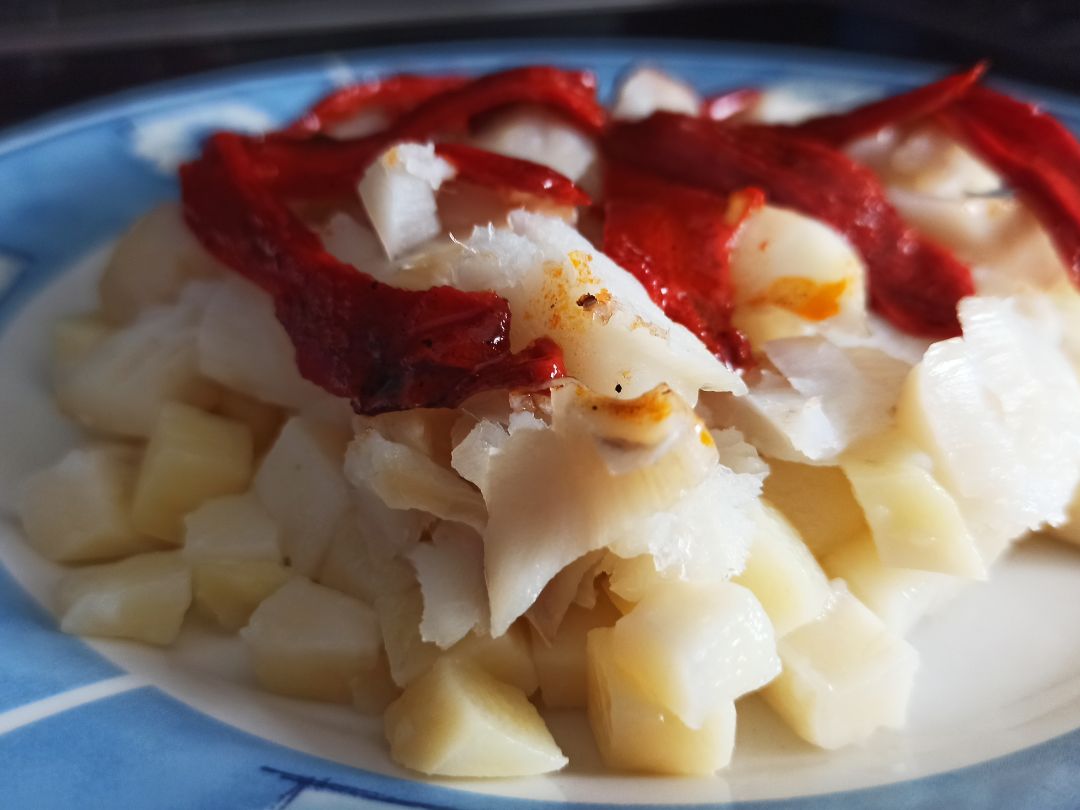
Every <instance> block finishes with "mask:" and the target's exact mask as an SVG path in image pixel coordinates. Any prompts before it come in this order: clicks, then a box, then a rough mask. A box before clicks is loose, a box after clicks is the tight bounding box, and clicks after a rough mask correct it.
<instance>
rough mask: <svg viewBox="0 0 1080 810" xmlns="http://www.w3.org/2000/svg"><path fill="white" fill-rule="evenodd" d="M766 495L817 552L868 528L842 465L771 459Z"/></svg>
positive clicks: (823, 550)
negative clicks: (798, 462) (821, 465)
mask: <svg viewBox="0 0 1080 810" xmlns="http://www.w3.org/2000/svg"><path fill="white" fill-rule="evenodd" d="M764 495H765V498H766V499H767V500H768V501H769V502H770V503H771V504H772V505H773V506H775V507H776V508H777V509H779V510H780V511H781V512H783V513H784V517H786V518H787V519H788V520H790V521H791V523H792V524H793V525H794V526H795V528H796V529H797V530H798V532H799V534H800V535H801V536H802V539H803V541H804V542H805V543H806V545H807V546H809V547H810V550H811V551H812V552H814V554H815V555H821V554H823V553H825V552H826V551H828V550H829V549H830V548H832V547H834V546H837V545H839V544H840V543H843V542H844V541H845V540H848V539H850V538H852V537H855V536H857V535H859V534H862V533H863V532H865V531H866V518H865V517H864V516H863V511H862V507H861V506H859V502H858V501H857V500H855V493H854V492H852V490H851V482H850V481H848V479H847V476H845V475H844V471H843V470H841V469H840V468H839V467H816V466H813V465H810V464H797V463H795V462H791V461H780V460H779V459H769V475H768V477H767V478H766V479H765V487H764Z"/></svg>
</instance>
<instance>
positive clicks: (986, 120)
mask: <svg viewBox="0 0 1080 810" xmlns="http://www.w3.org/2000/svg"><path fill="white" fill-rule="evenodd" d="M937 120H938V121H939V122H940V123H941V124H942V125H943V126H944V127H945V128H946V130H947V131H949V132H950V133H951V134H952V135H954V136H955V137H956V138H957V139H959V140H960V141H961V142H963V143H965V144H967V145H968V146H969V147H970V148H971V149H972V150H973V151H974V152H975V153H976V154H977V155H978V156H979V157H981V158H982V159H983V160H985V161H986V162H987V163H989V164H990V165H991V166H992V167H993V168H994V169H995V170H997V171H998V172H1000V173H1001V174H1002V175H1003V176H1004V177H1005V179H1006V180H1007V181H1008V183H1009V185H1010V186H1012V188H1013V189H1014V190H1015V191H1016V193H1017V195H1018V196H1019V197H1020V199H1021V200H1022V201H1023V202H1024V204H1025V205H1027V206H1028V207H1029V208H1030V209H1031V211H1032V213H1034V214H1035V216H1036V217H1037V218H1038V219H1039V222H1041V223H1042V225H1043V227H1044V228H1045V229H1046V231H1047V233H1049V234H1050V238H1051V239H1052V240H1053V242H1054V246H1055V247H1056V248H1057V251H1058V254H1059V255H1060V256H1061V259H1062V261H1063V262H1064V263H1065V267H1066V269H1067V270H1068V272H1069V276H1070V278H1071V279H1072V281H1073V283H1074V284H1075V285H1077V286H1080V143H1077V141H1076V138H1074V137H1073V135H1072V133H1070V132H1069V131H1068V130H1067V129H1066V128H1065V127H1064V126H1063V125H1062V124H1061V123H1059V122H1058V121H1056V120H1054V119H1053V118H1052V117H1050V116H1049V115H1047V114H1046V113H1044V112H1042V111H1041V110H1039V108H1038V107H1036V106H1034V105H1032V104H1026V103H1024V102H1022V101H1017V100H1016V99H1013V98H1009V97H1008V96H1006V95H1004V94H1002V93H998V92H996V91H994V90H990V89H987V88H976V89H975V90H973V91H972V92H971V93H969V94H968V95H967V96H965V97H964V98H963V99H961V100H960V101H959V102H957V103H956V104H954V105H952V106H951V107H949V108H948V109H946V110H943V111H942V112H941V113H939V114H938V116H937Z"/></svg>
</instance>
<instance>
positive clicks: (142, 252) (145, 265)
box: [98, 202, 221, 322]
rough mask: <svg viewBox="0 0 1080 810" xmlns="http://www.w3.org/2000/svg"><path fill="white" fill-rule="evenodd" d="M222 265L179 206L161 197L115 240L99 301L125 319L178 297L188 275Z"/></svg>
mask: <svg viewBox="0 0 1080 810" xmlns="http://www.w3.org/2000/svg"><path fill="white" fill-rule="evenodd" d="M220 267H221V265H219V264H218V263H217V262H216V261H215V260H214V258H213V257H212V256H210V254H209V253H207V252H206V250H205V248H203V246H202V245H200V244H199V242H198V240H197V239H195V237H194V236H193V235H192V233H191V231H190V230H189V229H188V227H187V225H185V224H184V217H183V214H182V212H181V210H180V206H179V205H178V204H177V203H175V202H167V203H162V204H161V205H159V206H158V207H157V208H154V209H152V210H151V211H150V212H149V213H147V214H144V215H143V216H142V218H141V219H139V220H138V221H137V222H136V223H135V224H134V225H132V226H131V229H130V230H129V231H128V232H127V233H126V234H124V235H123V236H122V237H120V241H119V242H117V243H116V247H115V248H114V249H113V254H112V257H111V258H110V259H109V263H108V265H106V267H105V272H104V274H103V275H102V277H101V282H100V284H99V286H98V291H99V293H100V295H101V307H102V309H103V310H104V311H105V314H106V315H108V317H109V318H110V319H112V320H114V321H117V322H124V321H129V320H131V319H132V318H134V317H135V316H136V315H137V314H138V313H139V312H140V311H142V310H143V309H145V308H147V307H149V306H152V305H154V304H164V303H167V302H169V301H171V300H173V299H174V298H176V296H177V294H178V293H179V292H180V288H181V287H183V286H184V285H185V284H186V283H187V282H188V281H190V280H191V279H193V278H199V277H206V276H210V275H212V274H214V273H215V272H217V270H218V268H220Z"/></svg>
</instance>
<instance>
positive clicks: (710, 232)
mask: <svg viewBox="0 0 1080 810" xmlns="http://www.w3.org/2000/svg"><path fill="white" fill-rule="evenodd" d="M605 199H606V202H605V204H604V252H605V253H606V254H607V255H609V256H610V257H611V258H612V259H614V260H615V261H616V262H617V263H618V264H619V265H620V266H621V267H622V268H623V269H625V270H628V271H630V272H631V273H633V274H634V276H636V277H637V279H638V281H640V282H641V283H642V285H643V286H644V287H645V289H646V290H648V291H649V296H650V297H651V298H652V299H653V301H655V302H656V303H657V304H658V305H659V306H660V308H661V309H663V310H664V312H665V313H666V314H667V315H668V317H670V318H671V319H672V320H674V321H676V322H678V323H681V324H682V325H683V326H685V327H686V328H687V329H689V330H690V331H691V332H693V333H694V334H695V335H697V336H698V337H699V338H701V340H702V342H703V343H704V344H705V345H706V346H708V347H709V349H710V350H711V351H712V352H713V354H715V355H716V356H717V357H719V358H720V359H721V360H723V361H724V362H726V363H728V364H729V365H732V366H746V365H748V364H749V363H750V361H751V352H750V346H749V343H747V341H746V338H745V337H744V336H743V335H742V334H741V333H740V332H739V331H738V330H736V329H735V328H734V327H732V326H731V313H732V307H733V305H732V290H731V273H730V260H731V248H732V242H733V240H734V237H735V235H736V233H738V229H739V227H740V225H741V224H742V223H743V221H745V219H746V217H747V216H748V215H749V214H750V213H751V212H752V211H754V210H756V209H758V208H760V207H761V206H762V205H764V203H765V196H764V195H763V194H762V193H761V192H760V191H758V190H757V189H748V190H747V191H746V192H743V193H740V194H737V195H734V199H732V200H730V201H729V199H728V198H727V197H721V196H718V195H716V194H712V193H710V192H708V191H702V190H700V189H694V188H687V187H685V186H679V185H676V184H673V183H668V182H666V181H664V180H661V179H659V178H657V177H655V176H651V175H648V174H646V173H643V172H639V171H636V170H634V169H632V168H630V167H628V166H626V165H625V164H621V163H611V164H609V165H608V166H607V167H606V171H605Z"/></svg>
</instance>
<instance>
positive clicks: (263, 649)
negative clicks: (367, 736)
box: [240, 577, 381, 703]
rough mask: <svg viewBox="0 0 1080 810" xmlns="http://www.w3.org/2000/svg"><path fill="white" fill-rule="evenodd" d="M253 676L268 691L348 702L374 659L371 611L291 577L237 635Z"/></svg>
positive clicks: (376, 640) (377, 640) (375, 625)
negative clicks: (244, 649)
mask: <svg viewBox="0 0 1080 810" xmlns="http://www.w3.org/2000/svg"><path fill="white" fill-rule="evenodd" d="M240 636H241V637H242V638H243V639H244V641H245V642H246V644H247V647H248V650H249V652H250V653H251V661H252V665H253V667H254V670H255V677H256V678H257V679H258V680H259V683H260V684H262V686H263V687H265V688H266V689H268V690H269V691H271V692H276V693H278V694H281V695H290V696H292V697H300V698H308V699H310V700H322V701H326V702H329V703H351V702H352V699H353V694H352V682H353V679H354V678H356V677H358V676H359V675H362V674H363V673H364V672H366V671H368V670H370V669H371V668H372V667H374V666H375V664H376V663H377V661H378V658H379V649H380V646H381V639H380V636H379V622H378V619H377V618H376V616H375V611H373V610H372V609H371V608H370V607H368V606H367V605H365V604H364V603H363V602H361V601H360V600H358V599H353V598H352V597H351V596H346V595H345V594H343V593H338V592H337V591H335V590H332V589H330V588H327V587H324V586H322V585H317V584H316V583H314V582H311V581H310V580H307V579H304V578H303V577H293V578H292V579H290V580H289V581H288V582H286V583H285V584H284V585H282V586H281V587H280V588H278V589H277V590H276V591H275V592H274V593H273V594H272V595H271V596H270V597H269V598H267V599H266V600H265V601H264V602H263V603H262V604H260V605H259V606H258V607H257V608H256V609H255V612H254V613H252V614H251V621H249V622H248V624H247V627H245V628H244V629H243V630H241V631H240Z"/></svg>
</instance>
